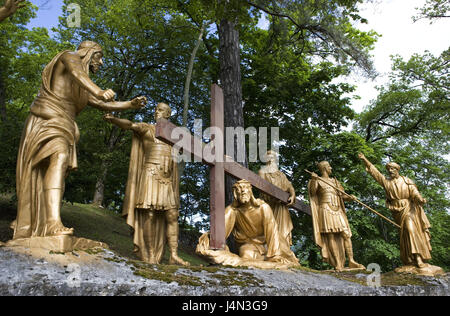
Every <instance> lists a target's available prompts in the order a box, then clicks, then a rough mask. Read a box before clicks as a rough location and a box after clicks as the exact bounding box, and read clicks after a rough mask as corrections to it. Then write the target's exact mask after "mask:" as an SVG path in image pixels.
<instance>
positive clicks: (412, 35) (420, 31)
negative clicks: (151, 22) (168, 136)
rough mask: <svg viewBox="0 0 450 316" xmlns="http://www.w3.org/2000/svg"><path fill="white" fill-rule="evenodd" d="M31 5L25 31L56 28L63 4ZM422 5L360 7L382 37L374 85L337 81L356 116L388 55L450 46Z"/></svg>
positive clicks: (446, 28)
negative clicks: (421, 12) (348, 90)
mask: <svg viewBox="0 0 450 316" xmlns="http://www.w3.org/2000/svg"><path fill="white" fill-rule="evenodd" d="M30 2H32V3H33V4H35V5H37V6H38V7H39V11H38V12H37V18H36V19H34V20H32V21H31V22H30V24H29V25H28V27H36V26H39V27H46V28H48V29H51V28H52V27H56V26H57V25H58V17H59V16H60V15H61V14H62V10H61V6H62V4H63V0H50V1H48V0H31V1H30ZM425 2H426V0H374V1H373V2H372V3H367V4H364V5H361V6H360V15H361V16H362V17H364V18H366V19H367V20H368V22H369V23H368V24H361V25H359V26H358V27H359V28H360V29H361V30H363V31H369V30H374V31H376V32H377V33H379V34H381V37H380V38H379V40H378V42H377V43H376V44H375V49H374V50H373V51H372V55H373V61H374V65H375V68H376V70H377V71H378V73H379V74H380V75H379V76H378V77H377V79H376V80H374V81H372V80H368V79H366V78H364V77H362V76H358V75H357V74H353V75H351V76H349V77H347V78H341V79H340V80H342V81H346V82H349V83H352V84H355V85H356V86H357V90H356V92H355V93H354V94H353V95H359V96H360V97H361V99H360V100H352V104H351V107H352V108H353V109H354V110H355V111H356V112H358V113H359V112H361V111H362V110H363V109H364V107H365V106H367V105H368V104H369V103H370V101H371V100H373V99H375V98H376V96H377V90H376V86H380V85H383V84H386V83H387V79H388V76H387V74H388V73H389V71H390V69H391V65H392V63H391V58H390V56H391V55H396V54H398V55H400V56H401V57H403V58H404V59H408V58H410V57H411V56H412V55H413V54H415V53H419V54H422V53H423V52H424V51H425V50H429V51H430V52H431V53H433V54H435V55H439V54H440V53H442V52H443V51H444V50H445V49H447V48H448V47H449V46H450V36H449V34H450V19H440V20H436V21H435V22H433V23H432V24H430V21H429V20H419V21H417V22H415V23H414V22H413V20H412V17H413V16H414V15H417V9H416V8H420V7H422V6H423V5H424V4H425ZM43 4H45V5H43ZM81 10H82V8H81ZM81 14H82V11H81ZM265 24H266V22H265V21H264V20H262V21H261V23H260V25H261V26H262V27H265V26H266V25H265ZM353 95H351V96H353Z"/></svg>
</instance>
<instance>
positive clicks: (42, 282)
mask: <svg viewBox="0 0 450 316" xmlns="http://www.w3.org/2000/svg"><path fill="white" fill-rule="evenodd" d="M142 275H143V276H146V277H143V276H142ZM360 276H361V278H362V279H363V278H364V275H363V274H361V275H360ZM448 276H449V274H447V275H446V276H444V277H440V278H424V282H425V284H427V285H424V286H418V285H408V286H381V287H377V288H375V287H369V286H365V285H361V284H358V283H355V282H349V281H345V280H341V279H338V278H335V277H334V276H332V275H327V274H323V273H314V272H309V271H303V270H298V269H290V270H258V269H235V268H218V267H216V268H213V269H212V268H199V267H193V268H184V267H173V266H170V267H168V266H150V265H145V264H142V263H138V262H131V261H129V260H128V259H125V258H121V257H118V256H117V255H115V254H114V253H112V252H111V251H109V250H101V251H98V252H89V253H87V252H84V251H79V252H72V253H66V254H54V253H49V252H48V251H47V252H45V251H43V250H40V251H37V250H30V249H26V248H23V249H19V248H14V249H12V248H6V247H0V295H58V296H64V295H88V296H94V295H100V296H109V295H128V296H135V295H138V296H141V295H151V296H169V295H170V296H174V295H175V296H178V295H180V296H211V295H220V296H228V295H232V296H258V295H276V296H291V295H294V296H298V295H352V296H355V295H429V296H436V295H449V289H448ZM152 278H154V279H152Z"/></svg>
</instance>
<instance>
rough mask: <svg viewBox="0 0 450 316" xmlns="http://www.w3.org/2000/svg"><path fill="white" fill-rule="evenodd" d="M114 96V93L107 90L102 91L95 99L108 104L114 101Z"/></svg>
mask: <svg viewBox="0 0 450 316" xmlns="http://www.w3.org/2000/svg"><path fill="white" fill-rule="evenodd" d="M115 96H116V93H115V92H114V91H113V90H111V89H108V90H102V91H101V92H100V93H99V95H98V96H97V98H99V99H100V100H102V101H105V102H109V101H112V100H114V97H115Z"/></svg>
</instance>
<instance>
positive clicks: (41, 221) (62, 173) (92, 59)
mask: <svg viewBox="0 0 450 316" xmlns="http://www.w3.org/2000/svg"><path fill="white" fill-rule="evenodd" d="M102 65H103V51H102V48H101V47H100V45H99V44H97V43H95V42H92V41H85V42H82V43H81V44H80V46H79V47H78V49H77V50H76V51H63V52H61V53H59V54H58V55H56V56H55V57H54V58H53V59H52V61H51V62H50V63H49V64H48V65H47V66H46V67H45V69H44V71H43V73H42V85H41V89H40V91H39V94H38V95H37V97H36V98H35V100H34V102H33V104H32V105H31V108H30V115H29V116H28V118H27V120H26V122H25V127H24V129H23V132H22V138H21V142H20V147H19V153H18V157H17V171H16V190H17V198H18V206H17V218H16V220H15V221H14V222H13V223H12V225H11V227H12V228H13V229H14V237H13V239H19V238H29V237H45V236H61V235H72V234H73V228H66V227H64V225H63V223H62V221H61V204H62V198H63V194H64V188H65V177H66V174H67V172H68V171H70V170H74V169H77V167H78V164H77V151H76V144H77V142H78V139H79V137H80V133H79V130H78V126H77V124H76V122H75V118H76V117H77V116H78V114H79V113H80V112H81V111H82V110H83V109H84V108H86V107H87V106H92V107H95V108H97V109H100V110H103V111H122V110H127V109H139V108H141V107H143V106H145V104H146V103H147V100H146V98H145V97H138V98H135V99H133V100H131V101H126V102H115V101H113V99H114V97H115V93H114V91H112V90H111V89H107V90H102V89H101V88H99V87H98V86H97V85H96V84H95V83H94V82H93V81H92V80H91V79H90V78H89V73H90V72H92V73H96V72H97V71H98V70H99V69H100V67H101V66H102Z"/></svg>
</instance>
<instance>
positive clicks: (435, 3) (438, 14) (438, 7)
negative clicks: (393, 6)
mask: <svg viewBox="0 0 450 316" xmlns="http://www.w3.org/2000/svg"><path fill="white" fill-rule="evenodd" d="M416 9H418V10H419V14H418V15H417V16H414V17H413V20H414V22H416V21H418V20H420V19H429V20H431V21H430V23H433V21H434V20H436V19H441V18H449V17H450V1H449V0H427V1H426V3H425V5H424V6H423V7H421V8H416Z"/></svg>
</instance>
